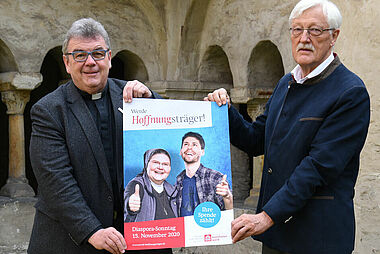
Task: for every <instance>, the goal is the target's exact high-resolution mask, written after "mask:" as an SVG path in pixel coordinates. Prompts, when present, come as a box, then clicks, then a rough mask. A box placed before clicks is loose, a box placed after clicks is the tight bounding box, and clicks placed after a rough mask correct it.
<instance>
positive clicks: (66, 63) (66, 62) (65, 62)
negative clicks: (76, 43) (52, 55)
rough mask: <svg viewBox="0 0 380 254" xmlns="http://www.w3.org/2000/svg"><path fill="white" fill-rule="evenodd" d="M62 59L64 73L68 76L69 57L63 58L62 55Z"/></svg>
mask: <svg viewBox="0 0 380 254" xmlns="http://www.w3.org/2000/svg"><path fill="white" fill-rule="evenodd" d="M62 59H63V63H64V64H65V68H66V72H67V73H68V74H71V73H70V66H69V57H68V56H65V55H62Z"/></svg>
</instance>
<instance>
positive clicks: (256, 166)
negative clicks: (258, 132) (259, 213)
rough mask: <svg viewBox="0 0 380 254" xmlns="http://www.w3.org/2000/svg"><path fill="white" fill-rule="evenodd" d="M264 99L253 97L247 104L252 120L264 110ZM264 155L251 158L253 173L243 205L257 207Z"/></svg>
mask: <svg viewBox="0 0 380 254" xmlns="http://www.w3.org/2000/svg"><path fill="white" fill-rule="evenodd" d="M266 101H267V100H266V99H254V100H252V101H249V102H248V104H247V111H248V115H249V116H250V117H251V118H252V120H253V121H254V120H255V119H256V117H258V116H259V115H260V114H262V113H263V112H264V106H265V103H266ZM263 163H264V155H261V156H257V157H254V158H253V173H252V189H251V190H250V192H249V197H248V198H246V199H245V201H244V205H246V206H249V207H257V201H258V200H259V194H260V186H261V176H262V173H263Z"/></svg>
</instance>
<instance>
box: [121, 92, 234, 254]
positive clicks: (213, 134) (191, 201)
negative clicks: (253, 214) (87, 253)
mask: <svg viewBox="0 0 380 254" xmlns="http://www.w3.org/2000/svg"><path fill="white" fill-rule="evenodd" d="M228 130H229V129H228V108H227V106H222V107H219V106H217V104H216V103H214V102H205V101H185V100H161V99H134V100H133V101H132V103H124V107H123V140H124V222H125V223H124V226H125V227H124V228H125V230H124V231H125V232H124V233H125V234H124V235H125V239H126V241H127V245H128V249H131V250H132V249H136V250H138V249H159V248H175V247H188V246H202V245H220V244H230V243H232V239H231V229H230V223H231V221H232V220H233V209H232V208H233V204H232V179H231V159H230V142H229V132H228Z"/></svg>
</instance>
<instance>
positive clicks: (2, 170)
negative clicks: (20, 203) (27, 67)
mask: <svg viewBox="0 0 380 254" xmlns="http://www.w3.org/2000/svg"><path fill="white" fill-rule="evenodd" d="M17 70H18V68H17V64H16V61H15V58H14V56H13V54H12V52H11V50H10V49H9V48H8V46H7V45H6V44H5V43H4V42H3V41H2V40H1V39H0V73H3V72H15V71H17ZM0 88H1V83H0ZM0 90H1V89H0ZM0 97H1V96H0ZM8 128H9V120H8V115H7V106H6V105H5V103H3V101H2V100H1V99H0V188H1V187H2V186H3V185H5V183H6V180H7V179H8V173H9V172H8V165H9V158H8V157H9V129H8Z"/></svg>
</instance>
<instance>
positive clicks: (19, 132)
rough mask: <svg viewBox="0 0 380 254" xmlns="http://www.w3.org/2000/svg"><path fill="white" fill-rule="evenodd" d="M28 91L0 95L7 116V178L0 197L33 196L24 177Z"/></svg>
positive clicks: (8, 92)
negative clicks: (25, 115) (25, 111)
mask: <svg viewBox="0 0 380 254" xmlns="http://www.w3.org/2000/svg"><path fill="white" fill-rule="evenodd" d="M29 94H30V91H26V90H15V91H4V92H2V93H1V99H2V101H3V102H4V103H5V104H6V105H7V109H8V110H7V114H8V116H9V176H8V180H7V183H6V185H5V186H4V187H3V188H2V189H1V190H0V195H2V196H8V197H31V196H34V191H33V189H32V187H30V186H29V184H28V181H27V179H26V177H25V138H24V115H23V113H24V108H25V105H26V103H27V102H28V101H29Z"/></svg>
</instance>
